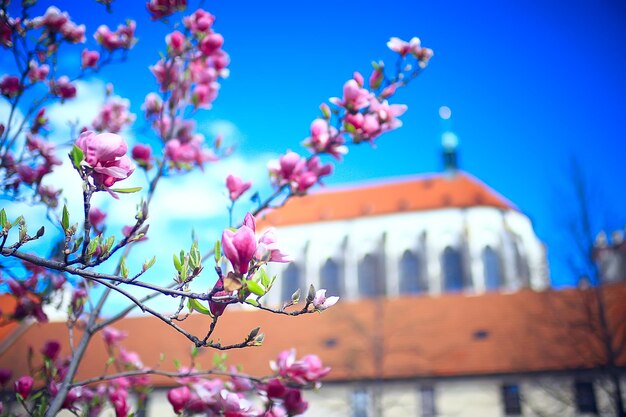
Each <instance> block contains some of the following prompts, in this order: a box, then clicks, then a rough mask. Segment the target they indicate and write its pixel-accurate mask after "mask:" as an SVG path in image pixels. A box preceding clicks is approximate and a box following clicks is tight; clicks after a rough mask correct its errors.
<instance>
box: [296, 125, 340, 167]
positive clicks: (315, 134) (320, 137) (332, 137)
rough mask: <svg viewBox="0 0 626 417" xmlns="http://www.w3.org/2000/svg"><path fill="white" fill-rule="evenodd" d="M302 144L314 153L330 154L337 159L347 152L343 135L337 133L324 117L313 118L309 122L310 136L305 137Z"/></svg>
mask: <svg viewBox="0 0 626 417" xmlns="http://www.w3.org/2000/svg"><path fill="white" fill-rule="evenodd" d="M304 146H306V147H308V148H310V149H311V150H313V152H315V153H327V154H329V155H332V156H333V157H334V158H335V159H338V160H341V158H342V155H345V154H346V153H348V148H347V147H346V146H345V145H344V138H343V136H341V135H339V134H338V132H337V129H335V128H334V127H332V126H330V124H329V123H328V120H326V119H315V120H314V121H313V122H312V123H311V136H309V137H308V138H306V140H305V141H304Z"/></svg>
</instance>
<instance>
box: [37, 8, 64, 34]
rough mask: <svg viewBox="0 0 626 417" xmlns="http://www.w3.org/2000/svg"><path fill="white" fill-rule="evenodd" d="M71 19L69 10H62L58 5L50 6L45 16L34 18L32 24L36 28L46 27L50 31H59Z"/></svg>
mask: <svg viewBox="0 0 626 417" xmlns="http://www.w3.org/2000/svg"><path fill="white" fill-rule="evenodd" d="M69 20H70V18H69V15H68V14H67V12H61V10H59V9H58V8H57V7H55V6H50V7H48V9H47V10H46V12H45V13H44V15H43V16H41V17H36V18H34V19H33V20H32V21H31V24H32V26H33V27H34V28H40V27H45V28H46V30H48V31H49V32H58V31H59V30H61V27H63V25H64V24H66V23H67V22H69Z"/></svg>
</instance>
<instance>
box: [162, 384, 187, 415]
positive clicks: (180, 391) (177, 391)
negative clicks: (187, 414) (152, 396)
mask: <svg viewBox="0 0 626 417" xmlns="http://www.w3.org/2000/svg"><path fill="white" fill-rule="evenodd" d="M190 399H191V391H189V388H187V387H186V386H182V387H178V388H174V389H171V390H169V391H168V392H167V400H168V401H169V402H170V404H171V405H172V408H174V412H175V413H176V414H180V413H181V412H182V411H183V410H184V409H185V406H186V405H187V403H188V402H189V400H190Z"/></svg>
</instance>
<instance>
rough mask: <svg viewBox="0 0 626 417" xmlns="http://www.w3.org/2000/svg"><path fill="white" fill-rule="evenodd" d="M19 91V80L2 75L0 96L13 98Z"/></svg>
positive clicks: (20, 87)
mask: <svg viewBox="0 0 626 417" xmlns="http://www.w3.org/2000/svg"><path fill="white" fill-rule="evenodd" d="M21 89H22V86H21V85H20V79H19V78H17V77H16V76H14V75H4V76H3V77H2V78H1V79H0V94H2V95H3V96H5V97H8V98H12V97H15V96H16V95H17V94H18V93H19V92H20V90H21Z"/></svg>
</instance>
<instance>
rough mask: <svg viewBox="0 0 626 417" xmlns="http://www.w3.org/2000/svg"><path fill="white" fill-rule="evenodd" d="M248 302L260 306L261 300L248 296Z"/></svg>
mask: <svg viewBox="0 0 626 417" xmlns="http://www.w3.org/2000/svg"><path fill="white" fill-rule="evenodd" d="M246 304H250V305H251V306H255V307H258V306H259V302H258V301H257V300H255V299H254V298H248V299H247V300H246Z"/></svg>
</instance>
